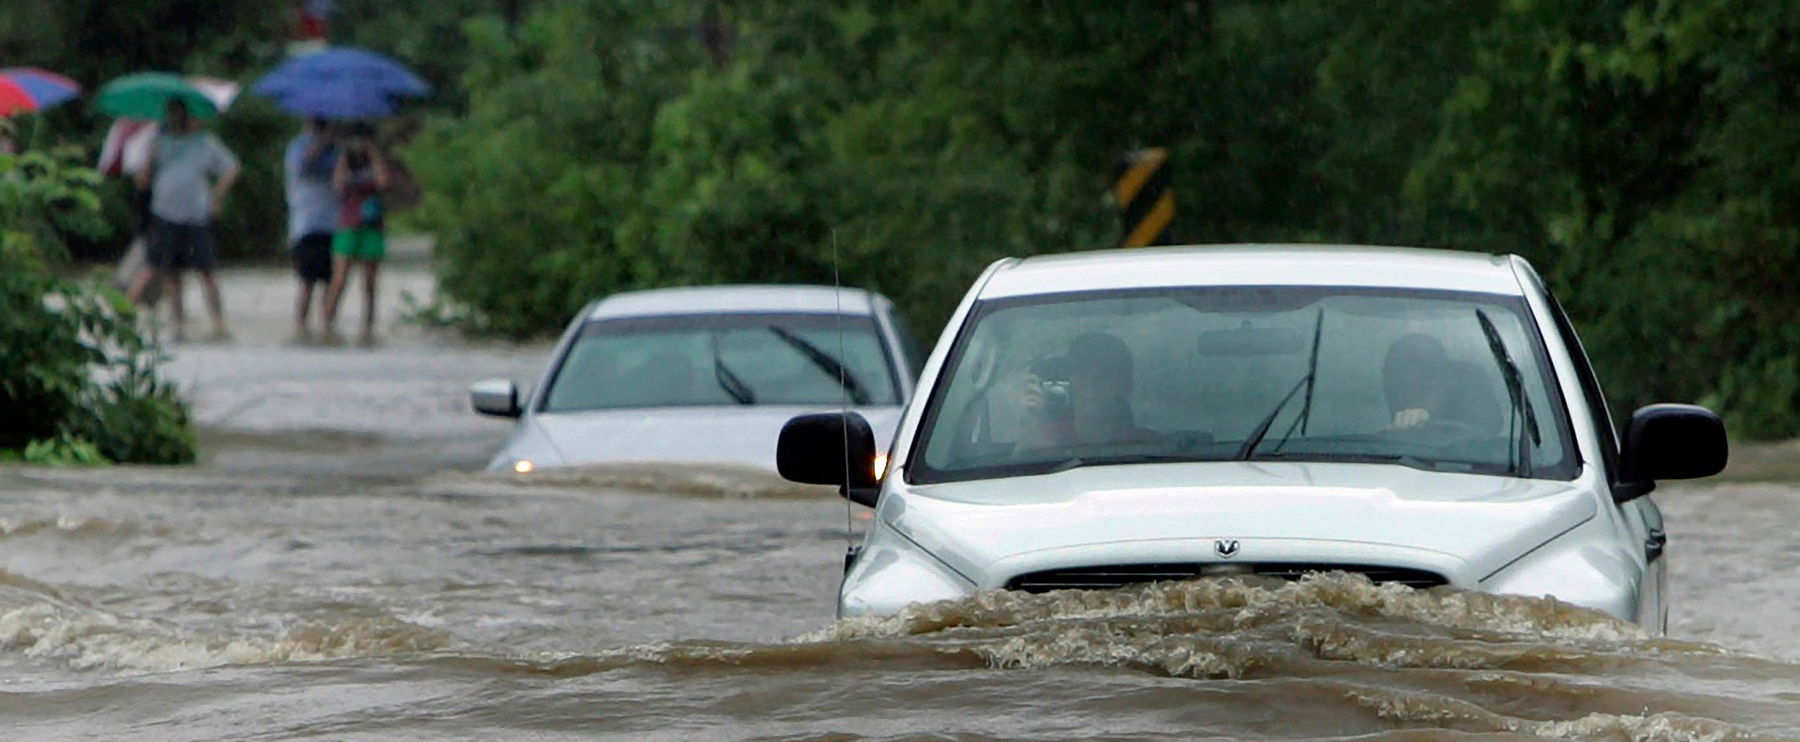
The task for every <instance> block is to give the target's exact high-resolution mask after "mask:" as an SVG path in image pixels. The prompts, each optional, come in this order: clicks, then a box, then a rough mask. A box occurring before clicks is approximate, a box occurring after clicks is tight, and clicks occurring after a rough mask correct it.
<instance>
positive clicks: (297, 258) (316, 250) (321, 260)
mask: <svg viewBox="0 0 1800 742" xmlns="http://www.w3.org/2000/svg"><path fill="white" fill-rule="evenodd" d="M294 272H295V273H297V274H299V276H300V280H301V281H302V282H304V283H312V282H314V281H329V280H331V233H330V232H308V233H306V234H303V235H301V236H300V240H299V241H298V242H295V243H294Z"/></svg>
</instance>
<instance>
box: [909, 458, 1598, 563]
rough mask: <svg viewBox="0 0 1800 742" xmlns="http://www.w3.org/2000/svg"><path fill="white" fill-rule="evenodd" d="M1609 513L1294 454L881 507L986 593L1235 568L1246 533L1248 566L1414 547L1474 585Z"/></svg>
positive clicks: (1434, 475)
mask: <svg viewBox="0 0 1800 742" xmlns="http://www.w3.org/2000/svg"><path fill="white" fill-rule="evenodd" d="M1596 512H1597V506H1596V504H1595V500H1594V497H1593V495H1592V494H1590V493H1586V492H1585V491H1583V490H1582V489H1581V488H1579V487H1577V486H1575V485H1574V484H1573V483H1571V482H1558V481H1546V480H1534V479H1518V478H1513V477H1495V476H1486V475H1474V474H1458V473H1441V472H1426V471H1420V470H1417V469H1411V468H1407V467H1402V466H1392V465H1386V464H1342V463H1293V462H1280V463H1265V462H1207V463H1191V464H1171V463H1159V464H1140V465H1123V466H1096V467H1087V468H1081V469H1073V470H1070V471H1065V472H1058V473H1054V474H1045V475H1041V476H1030V477H1009V478H1004V479H993V480H983V481H977V482H958V483H949V484H934V485H922V486H915V487H912V488H911V492H910V493H909V494H908V495H906V496H902V497H884V498H882V505H881V517H882V520H883V522H885V523H887V524H888V525H889V526H891V527H893V528H894V529H895V530H896V531H898V532H900V533H901V534H902V535H903V536H905V537H906V538H908V539H910V540H912V541H913V542H915V543H916V544H918V545H919V546H921V547H922V548H924V549H926V550H927V551H930V552H931V553H932V554H933V555H935V556H937V558H939V559H940V560H943V561H944V562H945V563H946V564H948V565H949V566H950V567H951V568H953V569H956V570H957V571H959V572H962V573H963V575H964V576H965V577H969V578H970V579H971V580H972V581H974V582H976V583H977V584H981V585H982V586H984V587H995V586H998V583H1003V582H1004V580H1005V579H1006V577H1007V576H1008V575H1012V574H1019V573H1022V572H1027V571H1034V570H1038V569H1055V568H1066V567H1074V566H1084V565H1098V564H1124V563H1133V562H1155V561H1187V562H1208V561H1223V559H1222V558H1220V557H1218V556H1216V555H1215V554H1214V552H1213V541H1214V540H1215V539H1232V540H1237V541H1239V542H1240V544H1241V550H1240V552H1239V553H1238V554H1237V555H1235V556H1236V560H1237V561H1241V562H1255V561H1258V560H1259V559H1270V560H1273V561H1286V562H1296V561H1316V562H1325V563H1354V562H1356V561H1357V560H1358V558H1361V563H1364V564H1368V563H1371V562H1370V561H1369V560H1368V558H1369V557H1371V556H1373V557H1375V558H1381V557H1382V556H1383V555H1385V556H1387V557H1389V558H1392V557H1395V556H1399V557H1401V558H1400V561H1403V562H1406V561H1409V562H1412V566H1421V565H1429V566H1432V567H1435V568H1437V569H1439V570H1440V571H1444V572H1449V573H1451V574H1446V575H1445V576H1446V577H1449V578H1451V579H1452V581H1453V582H1456V583H1458V584H1472V583H1474V582H1475V581H1478V580H1480V579H1482V578H1484V577H1486V576H1488V575H1490V574H1492V573H1493V572H1495V571H1497V570H1499V569H1500V568H1501V567H1503V566H1505V565H1506V564H1507V563H1509V562H1511V561H1512V560H1514V559H1517V558H1518V557H1519V556H1520V555H1523V554H1524V553H1526V552H1528V551H1530V550H1531V549H1533V548H1535V547H1537V546H1539V545H1541V544H1543V543H1545V542H1547V541H1549V540H1551V539H1553V538H1555V537H1556V536H1557V535H1559V534H1561V533H1564V532H1566V531H1568V530H1569V529H1571V528H1574V527H1575V526H1577V525H1579V524H1581V523H1583V522H1585V521H1587V520H1589V519H1591V518H1593V517H1594V515H1595V514H1596ZM1373 563H1375V564H1380V563H1381V562H1379V561H1377V562H1373ZM1394 566H1404V565H1394Z"/></svg>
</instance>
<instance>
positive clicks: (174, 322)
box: [157, 268, 187, 343]
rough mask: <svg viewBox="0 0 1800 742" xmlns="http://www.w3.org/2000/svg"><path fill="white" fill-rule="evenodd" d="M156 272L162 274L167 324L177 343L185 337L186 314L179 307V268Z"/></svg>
mask: <svg viewBox="0 0 1800 742" xmlns="http://www.w3.org/2000/svg"><path fill="white" fill-rule="evenodd" d="M157 272H158V273H161V274H163V293H166V294H168V295H169V324H170V326H171V327H172V328H174V331H173V334H172V335H171V337H173V338H174V340H175V342H177V343H179V342H181V341H183V340H185V339H187V337H186V333H187V315H186V314H185V312H184V311H183V310H182V307H181V269H180V268H176V269H174V270H167V271H157Z"/></svg>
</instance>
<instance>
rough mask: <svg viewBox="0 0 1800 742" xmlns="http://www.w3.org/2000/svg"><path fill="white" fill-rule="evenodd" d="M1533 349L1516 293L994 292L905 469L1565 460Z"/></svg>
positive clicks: (1538, 471)
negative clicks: (1003, 296) (1005, 296)
mask: <svg viewBox="0 0 1800 742" xmlns="http://www.w3.org/2000/svg"><path fill="white" fill-rule="evenodd" d="M1547 368H1548V366H1547V364H1546V363H1545V362H1544V359H1543V353H1542V343H1541V341H1540V339H1539V338H1538V337H1537V335H1536V332H1535V328H1534V327H1533V326H1532V325H1531V324H1530V323H1529V322H1528V321H1527V315H1526V313H1525V309H1524V307H1523V305H1522V303H1521V302H1520V301H1519V300H1518V299H1516V298H1511V297H1502V296H1494V295H1486V294H1469V293H1453V292H1442V291H1415V290H1398V289H1382V290H1374V289H1347V288H1320V287H1253V288H1244V287H1209V288H1165V289H1141V290H1130V291H1108V292H1081V293H1070V294H1057V295H1049V296H1036V297H1031V298H1029V299H1017V300H998V301H991V302H988V303H986V304H984V305H982V306H981V307H979V308H978V310H977V315H976V318H975V321H974V324H973V326H972V329H971V330H970V331H969V332H967V333H965V334H964V335H963V337H961V338H960V339H959V341H958V345H957V347H956V348H955V349H953V351H952V356H951V359H950V365H949V366H948V367H947V371H946V373H945V375H944V376H943V377H942V378H943V379H944V381H942V382H940V384H939V387H938V388H937V389H936V390H934V392H933V397H934V401H933V404H932V405H931V410H932V412H931V414H930V415H929V416H928V418H927V419H926V420H925V422H924V426H925V429H924V431H923V439H922V443H921V446H920V448H919V451H920V452H921V453H920V454H919V455H918V456H916V457H915V458H916V461H915V466H914V467H912V469H911V472H912V475H911V476H912V478H913V479H914V480H915V481H918V482H921V483H929V482H937V481H955V480H966V479H980V478H986V477H995V476H1016V475H1020V474H1036V473H1050V472H1055V471H1063V470H1067V469H1072V468H1079V467H1085V466H1104V465H1118V464H1142V463H1163V462H1172V461H1232V460H1268V461H1318V462H1343V463H1385V464H1394V465H1400V466H1408V467H1413V468H1417V469H1425V470H1431V471H1453V472H1467V473H1481V474H1497V475H1509V476H1521V477H1540V478H1543V477H1547V478H1557V479H1568V478H1571V477H1572V476H1573V473H1574V468H1575V466H1574V465H1575V457H1574V456H1573V455H1572V453H1571V451H1570V450H1569V448H1570V447H1569V446H1568V444H1567V443H1566V441H1567V440H1568V439H1567V435H1566V429H1565V428H1566V426H1565V424H1564V423H1563V422H1559V421H1566V417H1565V416H1564V415H1563V413H1562V412H1561V409H1562V407H1561V404H1560V398H1559V397H1558V396H1557V394H1556V392H1555V390H1554V387H1553V385H1551V384H1550V383H1548V382H1549V374H1548V373H1547V371H1546V369H1547Z"/></svg>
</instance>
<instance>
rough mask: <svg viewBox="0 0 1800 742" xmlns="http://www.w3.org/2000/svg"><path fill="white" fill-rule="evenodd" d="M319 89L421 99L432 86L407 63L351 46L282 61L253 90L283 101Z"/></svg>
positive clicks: (350, 94) (346, 94)
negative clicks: (414, 72)
mask: <svg viewBox="0 0 1800 742" xmlns="http://www.w3.org/2000/svg"><path fill="white" fill-rule="evenodd" d="M318 88H330V89H333V90H352V91H355V92H349V93H342V95H345V96H351V97H356V96H365V95H368V94H370V93H374V94H378V95H381V96H385V97H394V96H402V97H412V98H418V97H423V96H425V95H428V94H430V93H431V86H429V85H426V84H425V81H424V80H421V79H419V76H418V75H415V74H413V72H412V70H409V69H407V68H406V66H405V65H402V64H400V63H399V62H396V61H394V60H392V59H389V58H387V57H385V56H382V55H380V54H376V53H375V52H372V51H369V50H367V49H357V48H355V47H348V46H340V47H334V48H331V49H326V50H325V51H322V52H315V53H313V54H308V55H306V56H304V57H296V58H294V59H290V60H288V61H286V62H283V63H281V65H280V66H278V67H276V68H275V69H274V70H273V71H271V72H269V74H267V75H264V76H263V78H262V79H261V80H258V81H257V82H256V85H254V86H252V87H251V88H250V90H251V91H252V92H255V93H257V94H258V95H265V96H268V97H270V98H274V99H276V100H277V101H280V100H282V99H284V98H286V97H288V96H290V95H294V94H296V93H300V92H302V91H311V90H314V89H318ZM331 95H338V93H332V94H331Z"/></svg>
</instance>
